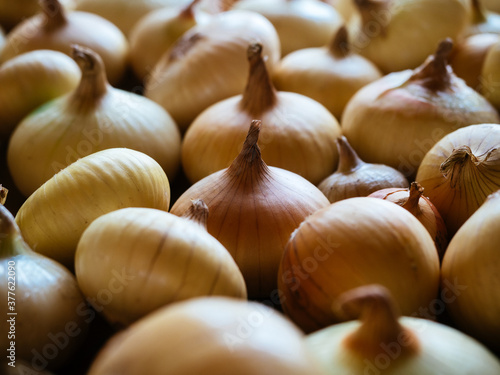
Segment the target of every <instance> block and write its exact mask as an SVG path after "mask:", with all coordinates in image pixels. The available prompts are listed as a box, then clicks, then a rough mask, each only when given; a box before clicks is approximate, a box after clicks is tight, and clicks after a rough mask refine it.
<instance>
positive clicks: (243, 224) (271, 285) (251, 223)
mask: <svg viewBox="0 0 500 375" xmlns="http://www.w3.org/2000/svg"><path fill="white" fill-rule="evenodd" d="M264 126H265V125H264ZM260 128H261V122H260V121H258V120H255V121H252V124H251V126H250V129H249V131H248V135H247V138H246V140H245V143H244V144H243V149H242V150H241V152H240V154H239V155H238V156H237V158H236V159H235V160H234V161H233V163H232V164H231V165H230V166H229V168H226V169H223V170H221V171H218V172H215V173H213V174H211V175H209V176H207V177H205V178H204V179H202V180H200V181H198V182H197V183H195V184H194V185H192V186H191V187H190V188H189V189H188V190H186V191H185V192H184V194H182V195H181V196H180V197H179V199H178V200H177V201H176V202H175V204H174V205H173V207H172V209H171V212H172V213H173V214H175V215H179V216H180V215H182V214H184V212H186V210H187V209H188V208H189V206H190V205H191V199H193V198H198V199H203V201H204V202H205V203H206V204H207V206H208V208H209V210H210V216H209V217H208V221H207V229H208V232H209V233H210V234H212V235H213V236H214V237H215V238H217V239H218V240H219V241H220V242H221V243H222V244H223V245H224V246H225V247H226V249H228V250H229V252H230V253H231V255H232V256H233V258H234V259H235V260H236V263H237V264H238V266H239V267H240V269H241V272H242V273H243V276H244V277H245V281H246V285H247V290H248V295H249V297H250V298H268V297H269V296H270V294H271V293H272V292H273V291H275V289H276V275H277V272H278V267H279V263H280V259H281V256H282V254H283V250H284V248H285V244H286V242H287V241H288V238H289V237H290V234H291V233H292V232H293V231H294V230H295V228H297V227H298V226H299V224H300V223H301V222H302V221H303V220H304V219H305V218H306V217H307V216H309V215H310V214H312V213H313V212H315V211H316V210H318V209H320V208H323V207H326V206H327V205H328V204H329V202H328V199H326V197H325V196H324V195H323V193H321V191H319V190H318V189H317V188H316V187H315V186H314V185H313V184H311V183H310V182H308V181H307V180H306V179H304V178H303V177H301V176H299V175H297V174H295V173H293V172H289V171H287V170H284V169H281V168H276V167H268V166H267V165H266V164H265V163H264V161H263V160H262V157H261V152H260V148H259V146H258V145H257V141H258V138H259V132H260Z"/></svg>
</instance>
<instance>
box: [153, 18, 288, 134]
mask: <svg viewBox="0 0 500 375" xmlns="http://www.w3.org/2000/svg"><path fill="white" fill-rule="evenodd" d="M252 43H260V44H261V45H262V47H263V56H264V59H266V63H267V64H268V65H267V66H268V68H271V69H272V67H273V66H275V65H276V63H277V62H278V60H279V57H280V52H279V48H280V47H279V45H280V44H279V39H278V35H277V34H276V30H275V29H274V27H273V25H272V24H271V23H270V22H269V21H268V20H267V19H266V18H264V16H261V15H260V14H257V13H253V12H247V11H238V10H231V11H227V12H223V13H220V14H217V15H215V16H213V17H211V18H210V21H209V22H206V23H203V24H200V25H196V26H194V27H193V28H191V29H190V30H188V31H187V32H186V33H184V34H183V36H182V37H181V38H180V39H179V40H177V42H176V43H175V44H174V45H173V46H172V48H171V49H170V50H168V51H167V52H166V53H165V54H164V55H163V56H162V57H161V58H160V61H159V62H158V63H157V64H156V66H155V68H154V71H153V73H152V74H151V76H149V77H148V79H147V81H146V85H145V95H146V96H147V97H148V98H151V99H153V100H154V101H156V102H157V103H159V104H161V105H162V106H163V107H164V108H165V109H166V110H167V111H168V112H169V113H170V114H171V115H172V116H173V118H174V120H175V121H176V123H177V124H178V125H179V126H180V128H181V129H183V130H185V129H186V128H187V127H188V126H189V124H190V123H191V122H192V121H193V120H194V119H195V118H196V116H197V115H199V114H200V113H201V112H202V111H203V110H204V109H206V108H208V107H209V106H210V105H212V104H215V103H217V102H218V101H221V100H222V99H226V98H228V97H230V96H234V95H238V94H241V93H242V92H243V90H244V88H245V85H246V81H247V75H248V62H247V59H246V50H247V48H248V45H249V44H252Z"/></svg>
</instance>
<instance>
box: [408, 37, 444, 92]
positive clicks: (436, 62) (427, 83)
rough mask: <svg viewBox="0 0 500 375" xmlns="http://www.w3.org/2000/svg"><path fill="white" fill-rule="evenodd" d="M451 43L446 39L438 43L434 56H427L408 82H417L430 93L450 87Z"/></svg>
mask: <svg viewBox="0 0 500 375" xmlns="http://www.w3.org/2000/svg"><path fill="white" fill-rule="evenodd" d="M452 50H453V42H452V40H451V39H449V38H447V39H445V40H443V41H442V42H441V43H439V46H438V48H437V51H436V53H435V54H434V55H432V56H429V57H428V58H427V60H426V61H425V62H424V63H423V64H422V65H421V66H419V67H418V68H417V69H415V71H414V73H413V75H412V76H411V77H410V79H409V82H412V81H413V82H414V81H419V82H420V84H421V85H422V86H424V87H426V88H427V89H429V90H432V91H441V90H445V89H447V88H448V87H449V86H450V83H451V76H452V70H451V67H450V66H449V64H448V61H449V58H450V55H451V52H452Z"/></svg>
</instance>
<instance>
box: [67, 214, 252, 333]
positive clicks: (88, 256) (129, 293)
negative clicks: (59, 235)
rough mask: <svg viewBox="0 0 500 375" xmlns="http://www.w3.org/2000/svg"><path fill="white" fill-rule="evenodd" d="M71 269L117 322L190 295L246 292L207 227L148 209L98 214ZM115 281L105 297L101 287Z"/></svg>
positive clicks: (126, 322)
mask: <svg viewBox="0 0 500 375" xmlns="http://www.w3.org/2000/svg"><path fill="white" fill-rule="evenodd" d="M205 207H206V206H205ZM75 270H76V275H77V279H78V283H79V285H80V288H81V290H82V292H83V293H84V294H85V295H86V296H87V298H88V299H89V301H94V304H96V306H95V307H96V309H97V310H98V311H100V310H102V314H103V315H104V316H105V317H106V319H107V320H108V321H110V322H111V323H113V324H116V325H121V326H126V325H129V324H131V323H133V322H134V321H136V320H137V319H139V318H142V317H143V316H145V315H146V314H148V313H150V312H152V311H154V310H156V309H158V308H160V307H161V306H164V305H166V304H169V303H173V302H177V301H182V300H186V299H189V298H194V297H201V296H211V295H218V296H227V297H235V298H242V299H245V298H246V295H247V294H246V287H245V281H244V279H243V275H242V274H241V272H240V270H239V268H238V266H237V265H236V263H235V261H234V260H233V258H232V257H231V255H230V254H229V252H228V251H227V250H226V249H225V248H224V246H222V244H221V243H220V242H219V241H217V240H216V239H215V238H214V237H212V236H211V235H210V234H208V232H207V231H206V228H204V227H203V226H201V225H199V224H198V223H197V222H195V221H193V220H191V219H188V218H185V217H178V216H175V215H173V214H170V213H168V212H165V211H160V210H155V209H151V208H139V207H129V208H123V209H121V210H117V211H114V212H110V213H108V214H106V215H103V216H101V217H99V218H98V219H96V220H95V221H94V222H93V223H92V224H91V225H90V226H89V227H88V228H87V229H86V230H85V232H84V233H83V235H82V237H81V240H80V242H79V243H78V248H77V251H76V258H75ZM117 273H118V274H121V275H122V277H123V279H120V280H118V279H117ZM113 280H114V281H113ZM120 281H122V284H121V285H120ZM113 283H115V284H117V285H119V287H117V288H116V290H117V291H116V292H115V293H113V298H112V299H110V301H109V302H108V300H107V299H106V297H104V296H103V295H102V290H104V289H106V288H109V285H112V284H113ZM110 289H111V288H110ZM111 292H113V291H111ZM100 299H101V300H100ZM99 304H102V305H103V306H99Z"/></svg>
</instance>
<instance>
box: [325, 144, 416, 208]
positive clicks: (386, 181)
mask: <svg viewBox="0 0 500 375" xmlns="http://www.w3.org/2000/svg"><path fill="white" fill-rule="evenodd" d="M336 142H337V148H338V151H339V165H338V167H337V170H336V171H335V173H333V174H332V175H331V176H329V177H327V178H326V179H324V180H323V181H322V182H321V183H320V184H319V185H318V188H319V189H320V190H321V191H322V192H323V194H325V195H326V197H327V198H328V200H329V201H330V202H332V203H334V202H337V201H340V200H342V199H347V198H353V197H365V196H367V195H369V194H370V193H372V192H374V191H377V190H380V189H384V188H393V187H394V188H398V187H406V186H408V184H409V183H408V180H407V179H406V177H405V176H404V175H403V174H402V173H401V172H399V171H398V170H396V169H394V168H391V167H389V166H387V165H383V164H370V163H365V162H364V161H363V160H361V159H360V158H359V156H358V155H357V154H356V152H355V151H354V150H353V148H352V147H351V145H350V144H349V142H348V141H347V138H346V137H344V136H341V137H339V138H337V140H336Z"/></svg>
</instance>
